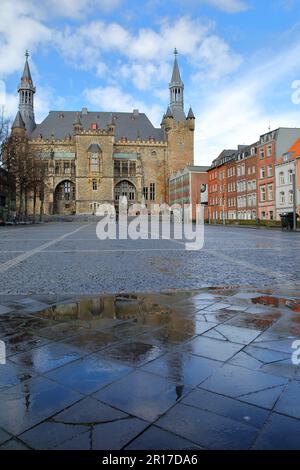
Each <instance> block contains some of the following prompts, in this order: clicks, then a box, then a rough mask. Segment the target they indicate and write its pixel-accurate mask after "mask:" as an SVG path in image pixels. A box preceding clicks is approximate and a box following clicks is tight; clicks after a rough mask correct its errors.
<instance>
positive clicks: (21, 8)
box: [0, 0, 52, 78]
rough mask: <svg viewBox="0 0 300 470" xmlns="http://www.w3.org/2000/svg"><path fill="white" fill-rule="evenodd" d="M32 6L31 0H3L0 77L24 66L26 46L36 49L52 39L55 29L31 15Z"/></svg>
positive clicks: (0, 29)
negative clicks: (24, 0)
mask: <svg viewBox="0 0 300 470" xmlns="http://www.w3.org/2000/svg"><path fill="white" fill-rule="evenodd" d="M31 8H32V4H31V3H30V2H29V3H27V2H24V3H22V2H20V1H18V0H16V1H14V2H11V1H9V0H1V15H0V50H1V55H0V78H4V77H5V76H7V75H9V74H11V73H14V72H16V71H18V70H20V69H21V68H22V66H24V52H25V49H30V50H31V51H34V50H36V48H37V47H38V46H39V45H40V44H42V43H46V42H49V41H50V40H51V37H52V32H51V30H50V29H49V28H48V27H47V26H45V25H43V24H42V23H41V22H40V21H38V20H37V19H35V18H34V17H33V16H30V12H31Z"/></svg>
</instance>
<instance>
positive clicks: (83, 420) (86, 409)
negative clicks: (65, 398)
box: [52, 397, 128, 426]
mask: <svg viewBox="0 0 300 470" xmlns="http://www.w3.org/2000/svg"><path fill="white" fill-rule="evenodd" d="M124 418H128V414H126V413H123V412H122V411H120V410H116V409H115V408H112V407H111V406H108V405H106V404H105V403H101V402H100V401H99V400H96V399H95V398H93V397H87V398H84V399H83V400H81V401H80V402H78V403H75V405H72V406H70V407H69V408H67V409H66V410H64V411H62V412H60V413H58V414H57V415H55V416H54V417H53V418H52V422H55V423H64V424H71V425H77V424H78V425H85V426H90V425H95V424H101V423H106V422H112V421H118V420H120V419H124Z"/></svg>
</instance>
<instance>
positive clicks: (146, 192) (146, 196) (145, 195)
mask: <svg viewBox="0 0 300 470" xmlns="http://www.w3.org/2000/svg"><path fill="white" fill-rule="evenodd" d="M143 196H144V198H145V201H148V188H147V186H145V187H144V188H143Z"/></svg>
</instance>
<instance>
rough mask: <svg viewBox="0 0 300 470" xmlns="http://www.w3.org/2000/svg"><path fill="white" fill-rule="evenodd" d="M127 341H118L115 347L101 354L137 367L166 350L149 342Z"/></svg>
mask: <svg viewBox="0 0 300 470" xmlns="http://www.w3.org/2000/svg"><path fill="white" fill-rule="evenodd" d="M139 339H140V337H138V338H137V339H136V341H127V342H124V343H120V344H118V345H116V346H115V347H112V348H109V349H105V350H104V351H101V355H102V356H103V357H104V358H106V359H112V360H113V361H119V362H122V363H124V364H127V365H129V366H132V367H138V366H141V365H143V364H146V363H147V362H149V361H153V360H154V359H156V358H157V357H159V356H161V355H162V354H164V353H165V352H166V349H164V348H163V347H159V346H155V345H154V344H151V343H143V342H142V341H139Z"/></svg>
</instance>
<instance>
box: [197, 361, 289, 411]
mask: <svg viewBox="0 0 300 470" xmlns="http://www.w3.org/2000/svg"><path fill="white" fill-rule="evenodd" d="M287 382H288V380H287V379H286V378H284V377H277V376H275V375H271V374H265V373H263V372H257V371H252V370H247V369H244V368H242V367H237V366H232V365H229V364H226V365H225V366H224V367H222V368H221V369H217V370H216V372H215V373H214V374H213V375H212V376H211V377H209V378H208V379H207V380H205V381H204V382H203V383H202V384H201V388H204V389H205V390H209V391H211V392H215V393H218V394H220V395H225V396H228V397H231V398H238V399H239V400H240V401H245V402H246V403H251V404H253V405H256V406H260V407H262V408H266V409H272V408H273V406H274V405H275V403H276V401H277V400H278V398H279V397H280V395H281V393H282V392H283V390H284V388H285V386H286V384H287Z"/></svg>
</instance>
